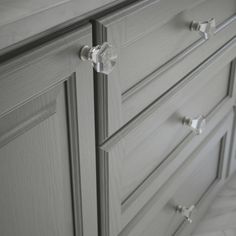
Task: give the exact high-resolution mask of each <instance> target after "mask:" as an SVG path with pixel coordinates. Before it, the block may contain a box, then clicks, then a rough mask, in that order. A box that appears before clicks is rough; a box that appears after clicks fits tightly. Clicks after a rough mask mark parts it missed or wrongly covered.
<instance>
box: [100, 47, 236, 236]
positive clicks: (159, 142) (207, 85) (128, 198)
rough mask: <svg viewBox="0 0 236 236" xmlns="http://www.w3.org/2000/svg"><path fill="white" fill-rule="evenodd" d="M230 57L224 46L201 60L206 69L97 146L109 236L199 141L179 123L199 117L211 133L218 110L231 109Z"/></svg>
mask: <svg viewBox="0 0 236 236" xmlns="http://www.w3.org/2000/svg"><path fill="white" fill-rule="evenodd" d="M232 52H233V51H232V48H230V47H229V48H227V49H225V50H224V53H222V54H219V55H218V56H216V58H215V59H214V60H213V58H212V59H211V60H210V61H206V66H204V63H203V64H202V66H201V67H199V68H198V70H195V71H193V72H192V73H191V74H190V75H189V77H188V78H186V80H185V81H183V82H182V84H180V85H179V86H178V87H177V88H175V89H174V90H173V91H172V90H171V91H170V93H169V94H166V95H165V97H163V100H162V101H161V102H159V101H158V102H157V103H156V104H154V105H153V107H151V108H150V110H148V111H147V113H146V114H143V116H140V117H138V118H137V119H136V120H135V121H134V122H131V123H130V124H129V126H127V127H125V128H124V129H122V130H121V131H120V132H118V133H117V134H116V135H115V136H113V137H112V138H111V139H109V140H108V141H107V142H106V143H104V144H103V145H101V146H100V147H99V155H100V157H99V165H100V169H99V172H100V184H101V186H102V190H101V205H102V206H104V207H106V208H107V211H108V212H109V213H106V210H104V217H105V215H109V216H110V218H109V219H105V218H104V219H103V220H104V221H105V222H104V224H103V225H106V224H108V225H106V226H105V227H108V228H109V230H110V232H119V231H120V230H121V229H122V228H123V227H125V225H127V224H128V222H130V221H131V220H132V219H133V218H134V217H135V215H136V214H138V213H139V211H140V210H141V209H142V208H143V207H144V206H145V204H147V202H148V201H149V200H150V199H151V198H152V197H153V195H154V194H155V193H156V192H157V190H158V189H159V188H160V187H161V186H162V185H163V184H164V182H165V181H166V180H167V179H168V178H169V177H170V175H171V174H173V172H174V171H175V170H176V168H178V166H179V165H181V163H182V162H183V161H184V159H183V158H180V159H177V158H176V155H177V154H178V153H179V152H180V151H181V150H182V149H184V147H185V146H187V145H188V143H189V142H190V141H191V142H192V140H195V139H196V140H201V135H200V136H198V137H196V136H195V134H193V133H192V132H191V130H189V129H188V128H187V127H184V126H183V123H182V120H183V118H184V117H185V116H188V117H195V116H197V115H199V114H200V115H204V116H206V119H207V122H209V123H210V124H208V125H207V130H210V128H209V127H211V126H212V125H211V120H212V119H213V120H214V119H217V118H214V117H215V114H216V113H217V111H218V109H220V108H222V107H223V108H222V109H225V110H226V111H227V109H228V110H229V109H231V107H232V106H233V104H234V99H233V94H234V93H235V88H234V87H235V83H234V79H235V67H234V63H235V62H234V61H233V62H232V56H234V55H235V53H234V52H233V54H232V55H231V53H232ZM230 55H231V56H230ZM209 62H211V64H209ZM209 91H210V93H209ZM222 114H225V112H223V111H222V112H221V115H222ZM208 126H209V127H208ZM206 132H208V131H206ZM193 138H194V139H193ZM107 199H109V202H107ZM111 235H116V234H115V233H114V234H111Z"/></svg>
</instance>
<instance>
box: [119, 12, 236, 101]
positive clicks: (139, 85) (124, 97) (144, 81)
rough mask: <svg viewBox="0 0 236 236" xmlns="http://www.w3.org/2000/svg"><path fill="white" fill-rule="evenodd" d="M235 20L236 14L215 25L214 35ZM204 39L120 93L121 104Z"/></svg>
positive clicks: (186, 54) (202, 39)
mask: <svg viewBox="0 0 236 236" xmlns="http://www.w3.org/2000/svg"><path fill="white" fill-rule="evenodd" d="M235 20H236V14H235V15H233V16H231V17H229V18H228V19H226V20H225V21H223V22H222V23H221V24H219V25H217V27H216V30H215V32H214V34H217V33H219V32H220V31H222V30H223V29H225V28H226V27H228V26H229V25H230V24H231V23H233V22H234V21H235ZM206 41H208V40H206V39H204V38H200V39H198V40H197V41H195V42H194V43H192V44H191V45H189V46H188V47H187V48H185V49H184V50H183V51H181V52H180V53H178V54H177V55H175V56H174V57H172V58H171V59H170V60H168V61H167V62H165V63H164V64H163V65H161V66H160V67H158V68H157V69H156V70H154V71H153V72H151V73H150V74H149V75H147V76H146V77H144V78H143V79H142V80H140V81H138V82H137V83H136V84H135V85H133V86H132V87H130V88H128V89H127V90H126V91H125V92H123V93H122V102H125V101H126V100H128V99H129V97H131V96H132V95H134V94H135V93H137V92H138V91H140V90H141V89H142V88H143V87H145V86H146V85H148V84H149V83H150V82H151V81H153V80H154V79H157V77H158V76H160V75H161V74H163V73H165V72H166V71H167V70H169V69H170V68H171V67H172V66H174V65H175V64H177V63H178V62H180V61H181V60H183V59H184V58H185V57H186V56H188V55H189V54H190V53H192V52H193V51H194V50H196V49H197V48H198V47H200V46H201V45H202V44H203V43H205V42H206Z"/></svg>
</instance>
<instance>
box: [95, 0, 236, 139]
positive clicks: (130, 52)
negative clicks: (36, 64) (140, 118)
mask: <svg viewBox="0 0 236 236" xmlns="http://www.w3.org/2000/svg"><path fill="white" fill-rule="evenodd" d="M212 17H214V18H215V19H216V21H217V29H216V30H215V34H214V36H213V37H211V38H210V40H205V39H204V38H202V36H200V34H199V33H198V32H193V31H191V30H190V28H189V27H190V24H191V22H192V21H193V20H195V21H203V20H206V19H209V18H212ZM235 19H236V17H235V1H234V0H226V2H225V1H224V2H222V1H221V0H205V1H200V0H199V1H184V0H178V1H175V2H174V3H173V2H170V1H162V0H161V1H151V2H150V1H145V4H144V3H139V4H138V5H137V4H136V5H133V6H132V7H130V8H128V9H126V10H123V11H120V12H117V13H115V14H113V15H109V16H107V17H104V18H102V19H100V20H97V21H96V22H95V24H94V25H95V32H96V33H95V41H96V43H98V44H99V43H102V42H104V41H108V42H109V43H111V44H112V45H114V46H115V47H116V48H117V52H118V61H117V65H116V67H115V69H114V71H113V72H112V73H111V74H109V75H108V76H104V75H101V74H99V75H97V77H98V78H97V80H96V83H97V89H98V91H97V95H98V99H97V100H98V104H97V105H98V106H99V109H98V112H99V111H100V112H99V122H100V123H99V127H101V130H100V132H99V133H100V142H102V141H104V139H106V138H107V137H109V136H110V135H111V134H113V133H114V132H116V131H117V130H118V129H119V128H120V127H122V126H123V125H124V124H126V123H127V122H128V121H129V120H131V119H132V118H133V117H135V116H136V115H137V114H138V113H140V112H141V111H142V110H143V109H144V108H145V107H147V106H148V105H149V104H151V103H152V102H153V101H154V100H156V99H157V98H158V97H160V96H161V95H162V94H163V93H165V92H166V91H167V90H168V89H170V88H171V87H172V86H174V85H175V84H176V83H177V82H178V81H179V80H180V79H181V78H182V77H183V76H184V75H185V74H186V73H188V72H189V71H191V69H193V68H194V67H196V65H197V64H199V63H201V62H202V60H204V59H206V58H207V57H208V56H209V55H210V54H211V53H213V52H214V51H216V50H217V49H218V48H219V47H220V46H222V45H223V44H224V43H225V42H226V41H227V40H229V39H230V38H232V37H233V36H234V35H235V27H236V23H235V21H234V20H235ZM196 49H197V50H196ZM186 60H187V62H188V63H186Z"/></svg>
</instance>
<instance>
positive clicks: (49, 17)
mask: <svg viewBox="0 0 236 236" xmlns="http://www.w3.org/2000/svg"><path fill="white" fill-rule="evenodd" d="M123 2H125V0H40V1H37V0H2V1H1V2H0V35H1V37H0V50H3V51H4V50H5V51H6V50H7V49H6V48H7V47H10V48H11V47H14V44H16V43H21V42H20V41H22V40H30V39H29V38H30V37H34V38H37V37H38V36H37V35H38V34H42V35H45V34H49V33H51V32H54V31H56V30H58V29H60V30H63V28H64V27H67V26H69V25H71V24H73V23H75V22H78V21H79V20H83V19H84V18H86V17H88V16H89V15H92V14H95V13H97V12H98V11H101V10H104V9H107V8H109V7H113V6H114V5H117V4H120V3H123ZM45 31H46V32H45Z"/></svg>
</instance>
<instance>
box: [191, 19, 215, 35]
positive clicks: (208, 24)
mask: <svg viewBox="0 0 236 236" xmlns="http://www.w3.org/2000/svg"><path fill="white" fill-rule="evenodd" d="M215 28H216V21H215V19H214V18H211V19H210V20H207V21H202V22H196V21H192V23H191V24H190V30H193V31H198V32H199V33H200V35H201V36H203V37H204V39H209V38H210V37H211V36H212V35H213V34H214V31H215Z"/></svg>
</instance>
